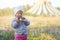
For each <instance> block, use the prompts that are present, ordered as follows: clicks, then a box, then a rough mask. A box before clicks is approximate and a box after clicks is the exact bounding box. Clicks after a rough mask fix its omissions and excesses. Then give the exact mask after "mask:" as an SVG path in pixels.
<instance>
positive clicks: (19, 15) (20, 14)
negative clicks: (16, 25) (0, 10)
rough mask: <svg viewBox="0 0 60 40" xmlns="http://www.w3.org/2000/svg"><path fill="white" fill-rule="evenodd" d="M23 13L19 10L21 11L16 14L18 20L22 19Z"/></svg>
mask: <svg viewBox="0 0 60 40" xmlns="http://www.w3.org/2000/svg"><path fill="white" fill-rule="evenodd" d="M22 13H23V11H21V10H19V11H18V12H17V13H16V17H17V18H21V17H22Z"/></svg>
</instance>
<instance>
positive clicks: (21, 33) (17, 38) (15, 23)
mask: <svg viewBox="0 0 60 40" xmlns="http://www.w3.org/2000/svg"><path fill="white" fill-rule="evenodd" d="M14 14H15V18H14V19H13V20H12V24H11V25H12V27H13V28H14V31H15V34H14V40H27V33H28V28H27V26H28V25H29V24H30V21H29V20H27V19H26V18H25V17H23V15H22V14H23V8H22V6H20V7H16V8H14Z"/></svg>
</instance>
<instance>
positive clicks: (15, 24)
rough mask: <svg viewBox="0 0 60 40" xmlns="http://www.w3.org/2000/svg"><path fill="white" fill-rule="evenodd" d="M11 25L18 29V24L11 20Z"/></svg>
mask: <svg viewBox="0 0 60 40" xmlns="http://www.w3.org/2000/svg"><path fill="white" fill-rule="evenodd" d="M11 25H12V27H13V28H18V23H17V21H16V20H13V21H12V23H11Z"/></svg>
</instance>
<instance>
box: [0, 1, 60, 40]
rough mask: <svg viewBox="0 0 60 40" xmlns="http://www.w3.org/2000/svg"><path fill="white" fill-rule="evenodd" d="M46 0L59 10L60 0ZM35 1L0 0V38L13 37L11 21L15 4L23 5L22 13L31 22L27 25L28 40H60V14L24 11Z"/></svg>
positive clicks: (3, 39) (0, 39)
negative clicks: (37, 13) (50, 14)
mask: <svg viewBox="0 0 60 40" xmlns="http://www.w3.org/2000/svg"><path fill="white" fill-rule="evenodd" d="M46 1H47V0H46ZM48 1H49V3H50V4H51V5H52V6H53V7H54V8H55V9H56V10H58V11H60V0H48ZM36 3H38V2H37V0H0V40H13V39H14V30H13V28H12V27H11V21H12V19H13V18H14V17H15V15H14V12H13V11H14V7H17V6H22V7H23V9H24V14H23V15H24V16H26V17H27V19H29V20H30V23H31V24H30V25H29V26H28V40H60V16H48V15H45V14H43V16H41V15H36V14H32V12H33V11H32V12H31V13H26V12H27V11H28V10H30V9H31V8H32V7H33V6H34V5H35V4H36ZM47 4H48V3H47ZM55 9H54V10H55ZM59 13H60V12H59Z"/></svg>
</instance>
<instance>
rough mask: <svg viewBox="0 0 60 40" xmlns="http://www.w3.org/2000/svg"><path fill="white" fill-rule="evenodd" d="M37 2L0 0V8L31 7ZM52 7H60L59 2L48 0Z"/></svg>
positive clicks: (31, 0) (34, 0)
mask: <svg viewBox="0 0 60 40" xmlns="http://www.w3.org/2000/svg"><path fill="white" fill-rule="evenodd" d="M36 1H37V0H0V8H1V9H2V8H6V7H10V8H12V7H16V6H20V5H27V4H29V5H33V4H34V3H35V2H36ZM49 1H50V2H51V3H52V5H53V6H54V7H60V0H49Z"/></svg>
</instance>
